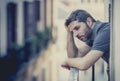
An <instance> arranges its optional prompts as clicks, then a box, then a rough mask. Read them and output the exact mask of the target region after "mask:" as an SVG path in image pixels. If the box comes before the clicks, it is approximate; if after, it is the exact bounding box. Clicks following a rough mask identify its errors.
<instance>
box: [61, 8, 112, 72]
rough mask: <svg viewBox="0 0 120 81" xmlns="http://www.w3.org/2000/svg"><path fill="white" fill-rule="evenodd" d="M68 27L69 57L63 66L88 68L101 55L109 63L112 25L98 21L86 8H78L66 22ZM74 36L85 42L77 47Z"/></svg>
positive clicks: (80, 68)
mask: <svg viewBox="0 0 120 81" xmlns="http://www.w3.org/2000/svg"><path fill="white" fill-rule="evenodd" d="M65 27H66V29H67V34H68V36H67V55H68V57H69V58H68V59H67V60H66V61H65V62H64V63H63V64H62V67H65V68H68V69H69V68H70V67H74V68H77V69H79V70H87V69H88V68H89V67H91V66H92V65H93V64H94V63H95V62H96V61H97V60H98V59H99V58H100V57H102V58H103V59H104V60H105V61H106V62H107V63H109V49H110V48H109V47H110V25H109V23H103V22H100V21H98V20H97V21H96V20H95V19H94V18H93V17H92V16H91V15H90V14H89V13H88V12H86V11H85V10H76V11H74V12H72V13H71V15H70V16H69V17H68V19H67V20H66V22H65ZM74 36H75V37H77V38H78V39H79V40H80V41H83V42H85V45H82V46H81V47H80V48H77V47H76V45H75V42H74Z"/></svg>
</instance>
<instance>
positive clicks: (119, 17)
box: [111, 0, 120, 81]
mask: <svg viewBox="0 0 120 81" xmlns="http://www.w3.org/2000/svg"><path fill="white" fill-rule="evenodd" d="M119 8H120V0H113V16H112V17H113V21H112V22H113V30H112V31H113V32H112V35H113V38H112V39H113V41H112V43H113V46H112V50H113V52H112V53H113V54H111V55H112V60H113V61H114V62H111V63H114V64H112V66H114V69H112V70H114V71H113V72H114V73H112V75H113V76H114V75H115V77H113V78H115V80H114V81H119V80H120V77H119V75H120V63H119V62H120V36H119V35H120V10H119ZM112 60H111V61H112ZM112 75H111V76H112ZM111 81H112V80H111Z"/></svg>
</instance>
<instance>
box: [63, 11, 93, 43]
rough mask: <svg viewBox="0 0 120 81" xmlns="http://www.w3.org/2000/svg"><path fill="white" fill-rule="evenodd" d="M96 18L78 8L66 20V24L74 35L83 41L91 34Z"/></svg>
mask: <svg viewBox="0 0 120 81" xmlns="http://www.w3.org/2000/svg"><path fill="white" fill-rule="evenodd" d="M94 22H95V19H94V18H93V17H92V16H91V15H90V14H89V13H88V12H86V11H84V10H76V11H73V12H72V13H71V15H70V16H69V17H68V19H67V20H66V22H65V26H66V27H67V28H68V30H69V31H71V32H73V35H74V36H75V37H77V38H78V39H80V40H82V41H86V40H87V39H89V37H90V36H91V32H92V27H93V24H94Z"/></svg>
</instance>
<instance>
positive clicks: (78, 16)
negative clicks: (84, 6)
mask: <svg viewBox="0 0 120 81" xmlns="http://www.w3.org/2000/svg"><path fill="white" fill-rule="evenodd" d="M88 17H90V18H91V19H92V21H93V22H95V21H96V20H95V19H94V18H93V17H92V16H91V15H90V14H89V13H88V12H87V11H85V10H80V9H78V10H75V11H73V12H72V13H71V14H70V16H69V17H68V19H66V21H65V26H68V25H69V24H70V23H71V22H72V21H75V20H78V22H86V20H87V18H88Z"/></svg>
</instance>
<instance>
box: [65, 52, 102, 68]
mask: <svg viewBox="0 0 120 81" xmlns="http://www.w3.org/2000/svg"><path fill="white" fill-rule="evenodd" d="M102 55H103V52H102V51H98V50H91V51H90V52H89V53H88V54H86V56H84V57H78V58H68V59H67V60H66V62H65V65H68V66H70V67H75V68H78V69H80V70H87V69H88V68H89V67H90V66H92V65H93V64H94V63H95V62H96V61H97V60H98V59H99V58H100V57H101V56H102Z"/></svg>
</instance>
